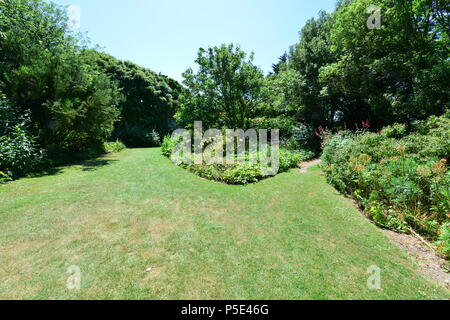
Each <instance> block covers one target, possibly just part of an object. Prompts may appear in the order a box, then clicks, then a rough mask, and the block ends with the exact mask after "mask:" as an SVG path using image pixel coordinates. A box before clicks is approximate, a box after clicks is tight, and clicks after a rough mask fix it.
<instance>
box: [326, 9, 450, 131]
mask: <svg viewBox="0 0 450 320" xmlns="http://www.w3.org/2000/svg"><path fill="white" fill-rule="evenodd" d="M370 5H376V6H378V7H380V8H381V18H382V20H381V28H380V29H379V30H376V29H375V30H369V29H368V28H367V26H366V21H367V19H368V16H369V14H368V13H367V8H369V6H370ZM447 10H448V6H447V7H446V6H445V5H444V1H438V0H436V1H435V0H413V1H406V0H377V1H372V0H354V1H343V2H342V3H340V5H339V6H338V9H337V11H336V12H335V13H334V14H333V19H332V20H331V26H332V27H331V28H330V29H329V30H330V35H329V39H330V48H331V51H332V52H333V53H334V54H335V56H336V57H337V61H336V62H334V63H330V64H327V65H323V66H322V67H321V69H320V75H319V79H320V82H321V83H322V84H323V85H324V86H325V87H326V88H327V92H326V93H327V95H330V94H331V95H333V96H338V97H339V99H338V108H339V110H340V111H342V112H343V113H344V117H345V119H346V120H347V121H350V123H353V122H357V121H359V120H364V118H366V119H371V120H372V123H373V124H374V125H375V126H376V127H381V126H384V125H388V124H391V123H393V122H410V121H412V120H414V119H424V118H426V117H427V116H428V115H431V114H441V113H443V112H444V110H445V108H446V107H448V106H449V100H448V98H449V93H448V90H447V89H445V88H444V87H443V85H442V84H444V83H448V82H449V80H450V69H449V68H448V57H449V55H448V53H449V51H448V49H449V48H448V41H445V40H446V39H447V40H448V31H449V29H448V11H447ZM446 17H447V18H446Z"/></svg>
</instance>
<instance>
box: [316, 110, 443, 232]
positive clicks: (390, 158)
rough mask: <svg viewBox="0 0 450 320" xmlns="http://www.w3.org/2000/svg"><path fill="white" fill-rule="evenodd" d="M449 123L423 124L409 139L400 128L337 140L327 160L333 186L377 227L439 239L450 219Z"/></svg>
mask: <svg viewBox="0 0 450 320" xmlns="http://www.w3.org/2000/svg"><path fill="white" fill-rule="evenodd" d="M448 120H449V119H448V117H446V116H443V117H440V118H437V117H431V118H430V119H429V120H427V121H422V122H418V123H416V124H415V125H414V127H415V130H417V131H416V132H412V133H411V134H409V135H407V136H405V130H406V129H405V127H404V126H401V125H394V126H391V127H388V128H386V129H384V130H383V131H382V132H381V133H380V134H375V133H369V132H359V133H352V132H348V131H344V132H340V133H337V134H335V135H332V136H331V137H330V138H329V139H328V140H327V141H326V143H325V145H324V150H323V154H322V160H323V167H324V170H325V173H326V175H327V179H328V182H329V183H330V184H332V185H333V186H334V187H336V189H338V190H339V191H340V192H343V193H348V194H351V195H352V196H353V197H355V199H356V200H357V201H358V202H359V204H360V205H361V206H362V207H363V208H364V209H365V210H366V212H367V213H368V215H369V216H370V217H371V218H372V219H373V220H374V221H375V222H376V223H377V224H379V225H381V226H383V227H387V228H391V229H396V230H399V231H406V232H407V231H409V228H413V229H415V230H416V231H418V232H419V233H421V234H423V235H424V236H426V237H428V238H429V239H437V236H438V234H439V232H440V228H441V226H443V225H444V224H445V223H448V221H449V218H450V217H449V215H448V214H449V212H450V172H449V171H448V152H449V145H448V144H449V139H450V136H449V135H450V133H449V130H448V128H449V126H448V125H449V121H448Z"/></svg>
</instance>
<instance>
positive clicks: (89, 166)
mask: <svg viewBox="0 0 450 320" xmlns="http://www.w3.org/2000/svg"><path fill="white" fill-rule="evenodd" d="M117 161H119V160H108V159H95V160H87V161H82V162H80V163H77V164H76V165H80V166H81V170H82V171H95V170H97V169H99V168H101V167H104V166H108V165H110V164H112V163H114V162H117Z"/></svg>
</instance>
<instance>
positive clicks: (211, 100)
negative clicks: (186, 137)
mask: <svg viewBox="0 0 450 320" xmlns="http://www.w3.org/2000/svg"><path fill="white" fill-rule="evenodd" d="M252 61H253V54H251V55H250V57H249V58H247V54H246V53H245V52H244V51H242V50H241V49H240V47H239V46H234V45H232V44H230V45H222V46H220V47H213V48H208V49H203V48H200V49H199V51H198V57H197V60H196V61H195V62H196V63H197V64H198V66H199V70H198V72H197V73H194V71H193V70H192V69H188V70H187V71H186V72H185V73H184V74H183V77H184V82H183V83H184V85H185V86H186V87H187V90H185V91H183V93H182V94H181V96H180V108H179V110H178V111H177V113H176V114H175V120H176V121H177V123H178V124H180V125H181V126H183V127H185V128H189V127H192V125H193V124H194V121H203V123H204V126H205V127H209V128H222V127H228V128H242V129H246V128H248V127H249V119H251V118H252V117H253V116H254V113H255V110H256V108H257V104H258V102H259V100H260V97H261V88H262V85H263V79H264V77H263V73H262V71H261V70H260V69H259V68H257V67H256V66H254V65H253V63H252Z"/></svg>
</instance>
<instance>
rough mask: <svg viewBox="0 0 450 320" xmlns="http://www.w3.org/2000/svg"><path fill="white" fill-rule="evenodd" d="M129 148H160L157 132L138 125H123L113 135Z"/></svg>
mask: <svg viewBox="0 0 450 320" xmlns="http://www.w3.org/2000/svg"><path fill="white" fill-rule="evenodd" d="M113 137H114V138H115V139H119V140H121V141H123V143H125V145H126V146H127V147H129V148H151V147H159V146H161V139H160V137H159V134H158V132H156V131H155V130H152V129H148V128H146V127H144V126H140V125H130V124H124V125H122V126H120V127H119V128H118V129H117V130H116V131H115V132H114V134H113Z"/></svg>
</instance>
